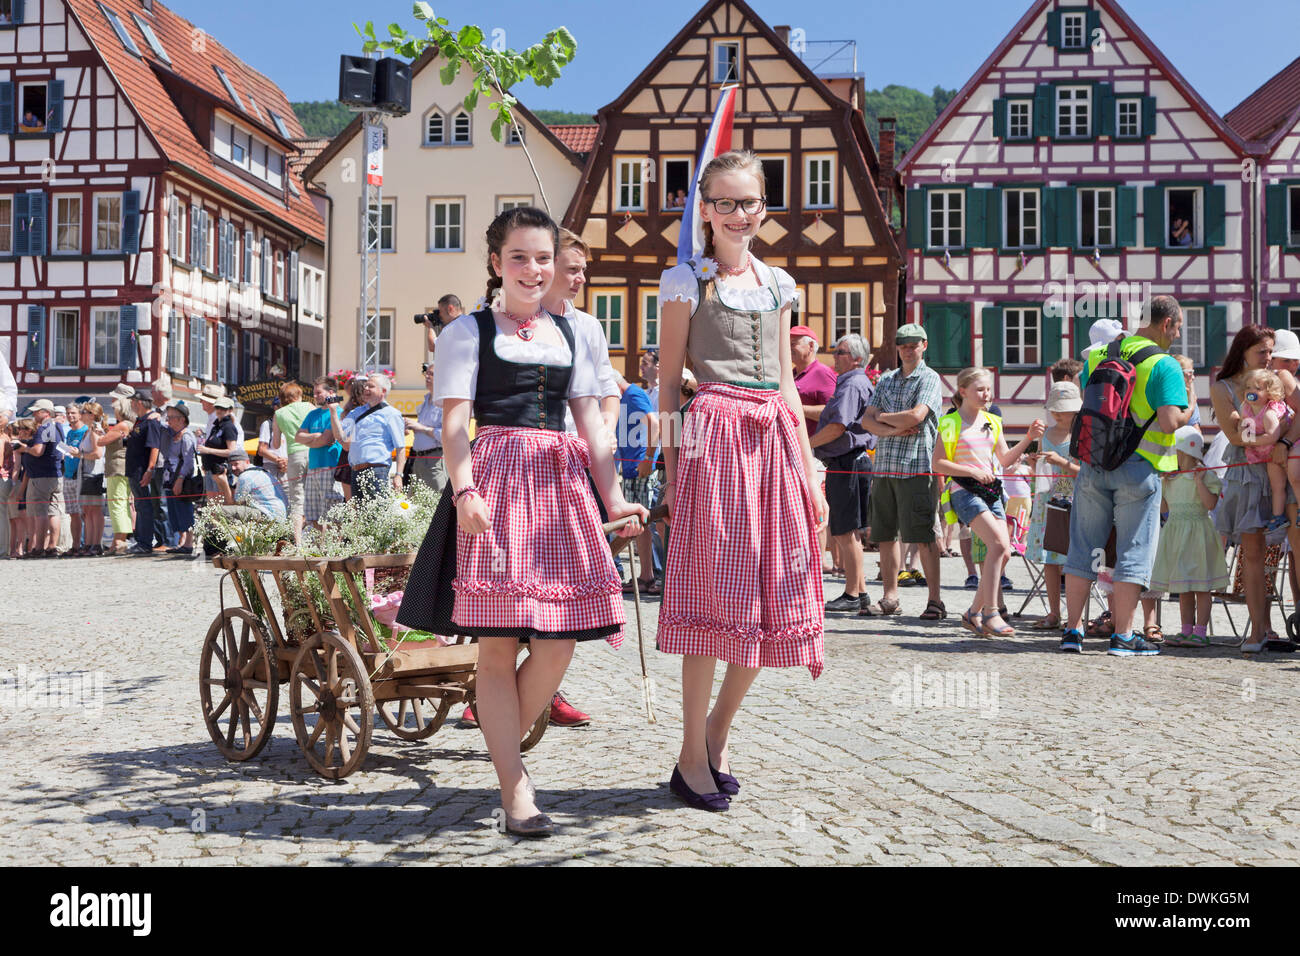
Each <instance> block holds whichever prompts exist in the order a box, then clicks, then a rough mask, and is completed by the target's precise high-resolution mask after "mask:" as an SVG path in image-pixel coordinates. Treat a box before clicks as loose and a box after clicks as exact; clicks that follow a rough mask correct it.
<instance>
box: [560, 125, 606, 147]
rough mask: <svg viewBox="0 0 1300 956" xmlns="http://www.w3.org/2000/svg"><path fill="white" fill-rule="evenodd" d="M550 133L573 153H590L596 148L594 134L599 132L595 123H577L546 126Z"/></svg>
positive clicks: (598, 126) (598, 127)
mask: <svg viewBox="0 0 1300 956" xmlns="http://www.w3.org/2000/svg"><path fill="white" fill-rule="evenodd" d="M548 129H550V131H551V132H552V133H554V134H555V137H556V139H558V140H559V141H560V142H561V143H563V144H564V145H565V146H567V147H569V149H571V150H573V151H574V152H575V153H590V152H591V151H592V150H593V149H595V148H596V136H597V134H598V133H599V132H600V125H599V124H597V123H579V124H572V125H564V126H551V127H548Z"/></svg>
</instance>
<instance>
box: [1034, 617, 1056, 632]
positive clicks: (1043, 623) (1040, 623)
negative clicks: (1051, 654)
mask: <svg viewBox="0 0 1300 956" xmlns="http://www.w3.org/2000/svg"><path fill="white" fill-rule="evenodd" d="M1029 629H1030V630H1031V631H1059V630H1060V629H1061V619H1060V617H1058V616H1057V615H1055V614H1049V615H1047V616H1046V617H1040V618H1039V619H1038V620H1037V621H1035V622H1034V623H1033V624H1030V625H1029Z"/></svg>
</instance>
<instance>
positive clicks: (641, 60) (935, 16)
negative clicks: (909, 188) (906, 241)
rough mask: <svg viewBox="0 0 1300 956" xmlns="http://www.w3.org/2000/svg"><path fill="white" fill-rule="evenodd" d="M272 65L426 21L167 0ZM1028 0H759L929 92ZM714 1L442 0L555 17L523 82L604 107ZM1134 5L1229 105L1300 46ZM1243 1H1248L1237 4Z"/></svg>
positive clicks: (1167, 6) (485, 15)
mask: <svg viewBox="0 0 1300 956" xmlns="http://www.w3.org/2000/svg"><path fill="white" fill-rule="evenodd" d="M164 2H167V3H168V5H169V6H170V7H172V9H174V10H176V11H177V12H179V13H180V14H182V15H183V16H185V17H187V18H188V19H190V20H192V21H193V22H194V23H195V24H197V25H198V26H200V27H203V28H204V29H205V30H207V31H208V32H210V33H212V34H213V35H214V36H216V37H217V38H218V39H219V40H220V41H221V42H222V43H224V44H225V45H226V46H227V47H229V48H230V49H231V50H233V51H234V52H235V53H236V54H237V55H239V56H240V57H242V58H243V59H244V60H246V61H247V62H248V63H250V64H251V65H252V66H254V67H256V68H257V69H259V70H262V71H263V72H264V73H266V74H268V75H269V76H271V77H272V78H273V79H274V80H276V81H277V82H278V83H279V84H280V86H281V87H282V88H283V89H284V90H285V92H286V93H287V94H288V96H289V99H290V100H295V101H296V100H323V99H333V98H334V97H335V95H337V91H338V55H339V54H340V53H356V52H360V51H359V42H358V40H357V37H356V34H355V32H354V31H353V29H352V24H353V22H354V21H357V20H360V19H362V18H363V17H364V18H369V19H373V20H374V21H375V23H376V25H377V26H379V25H384V24H387V23H389V22H397V23H400V24H402V25H403V26H405V27H407V28H408V29H412V30H413V29H414V28H415V27H416V26H417V21H415V20H414V18H413V17H412V16H411V6H412V5H411V3H410V2H409V0H371V2H369V3H364V4H362V3H344V2H342V0H313V2H307V0H275V2H274V3H271V2H268V0H222V2H221V3H217V4H214V3H213V2H212V0H164ZM1029 2H1030V0H977V2H974V3H972V2H970V0H927V2H924V3H900V2H898V0H751V3H750V6H752V7H753V8H754V10H755V11H756V12H757V13H758V14H759V16H761V17H763V18H764V19H765V20H767V22H768V23H770V24H782V23H784V24H790V25H791V26H794V27H802V28H803V30H804V31H805V34H806V36H807V38H808V39H809V40H856V41H857V42H858V69H859V71H861V72H862V73H863V74H865V76H866V82H867V86H868V87H869V88H877V87H881V86H885V85H888V84H890V83H898V84H902V85H904V86H912V87H916V88H917V89H921V90H924V91H926V92H928V91H929V90H930V89H932V88H933V87H934V86H935V85H936V84H937V85H940V86H945V87H953V88H957V87H960V86H961V85H962V84H963V83H965V82H966V80H967V79H969V78H970V76H971V74H972V73H973V72H974V71H975V69H976V68H977V67H978V66H979V65H980V63H982V62H983V61H984V59H985V58H986V57H987V56H988V55H989V53H991V52H992V50H993V47H994V46H995V45H996V44H997V43H998V42H999V41H1000V40H1001V39H1002V38H1003V36H1005V35H1006V33H1007V32H1008V31H1009V30H1010V29H1011V27H1012V26H1013V25H1014V24H1015V22H1016V20H1018V19H1019V18H1020V16H1021V15H1022V14H1023V13H1024V12H1025V10H1027V9H1028V8H1029ZM703 3H704V0H658V2H656V3H644V4H643V3H635V2H631V3H629V2H617V0H614V2H611V0H555V2H552V3H550V4H542V3H537V2H535V0H534V2H524V0H491V2H490V3H488V4H485V3H483V2H482V0H477V2H471V0H447V2H441V3H440V2H437V0H433V4H432V5H433V8H434V10H435V11H436V12H437V13H438V15H439V16H445V17H447V18H448V19H449V20H450V21H451V23H452V25H453V26H460V25H463V24H465V23H475V24H477V25H479V26H481V27H483V28H484V29H485V31H491V30H492V29H494V28H497V27H500V28H502V29H504V30H505V31H506V35H505V36H506V42H507V43H508V44H509V45H510V46H512V47H515V48H519V47H523V46H527V45H529V44H531V43H533V42H535V41H536V40H538V39H540V38H541V36H542V34H543V33H545V32H546V31H547V30H548V29H550V28H552V27H555V26H561V25H563V26H567V27H568V28H569V30H570V31H571V32H572V33H573V34H574V36H575V37H577V40H578V56H577V59H576V60H575V61H574V62H573V63H572V64H571V65H570V66H569V68H568V69H567V70H566V73H565V75H564V76H563V77H562V78H561V79H560V80H559V81H558V82H557V83H556V84H555V85H554V86H552V87H550V88H549V89H541V88H537V87H533V86H531V85H528V86H525V87H521V88H520V89H519V90H518V93H519V95H520V97H521V99H523V101H524V102H525V103H526V104H527V105H528V106H531V107H534V108H543V109H567V110H575V111H586V112H595V110H596V109H597V108H598V107H600V106H603V105H604V104H606V103H608V102H609V101H610V100H612V99H614V98H615V97H616V96H618V94H619V93H621V92H622V91H623V89H624V88H625V87H626V86H627V84H628V83H630V82H631V81H632V80H633V79H635V78H636V76H637V74H638V73H640V71H641V70H642V69H643V68H644V67H645V65H646V64H647V63H648V62H649V60H650V58H651V57H653V56H654V55H655V54H656V53H658V52H659V50H660V49H662V48H663V46H664V45H665V44H666V43H667V42H668V41H669V40H670V39H672V37H673V36H674V35H675V34H676V33H677V31H678V30H680V29H681V27H682V26H683V24H685V22H686V20H687V19H688V18H689V17H690V16H691V15H692V14H694V13H695V12H696V11H697V10H699V9H700V7H701V6H703ZM1123 6H1124V9H1125V10H1127V11H1128V13H1129V15H1130V16H1131V17H1132V18H1133V19H1134V20H1135V21H1136V22H1137V24H1138V26H1140V27H1141V28H1142V29H1143V30H1144V31H1145V32H1146V33H1147V35H1148V36H1150V37H1151V38H1152V40H1153V41H1154V42H1155V43H1156V45H1157V46H1159V47H1160V48H1161V49H1162V50H1163V51H1164V52H1165V55H1166V56H1167V57H1168V58H1169V59H1170V60H1171V61H1172V62H1173V64H1174V66H1175V67H1176V68H1177V69H1178V70H1179V71H1180V72H1182V74H1183V75H1184V76H1185V77H1186V78H1187V79H1188V81H1189V82H1191V84H1192V85H1193V86H1194V87H1195V88H1196V89H1197V90H1198V91H1199V92H1200V94H1201V95H1202V96H1203V97H1204V98H1205V99H1206V100H1207V101H1208V102H1209V104H1210V106H1212V107H1213V108H1214V109H1216V110H1218V111H1219V112H1220V113H1224V112H1227V111H1228V110H1229V109H1231V108H1232V107H1233V106H1235V105H1236V104H1237V103H1239V102H1240V101H1241V100H1242V99H1243V98H1245V97H1246V96H1247V95H1249V94H1250V93H1251V92H1252V91H1253V90H1255V89H1256V88H1257V87H1258V86H1259V85H1260V84H1261V83H1263V82H1264V81H1265V80H1267V79H1268V78H1269V77H1270V76H1272V75H1273V74H1274V73H1276V72H1277V71H1278V70H1280V69H1282V67H1284V66H1286V65H1287V64H1288V63H1290V62H1291V61H1292V60H1293V59H1294V58H1295V57H1296V56H1297V55H1300V44H1297V42H1296V40H1297V38H1300V3H1297V2H1296V0H1248V2H1247V3H1242V2H1238V3H1226V2H1224V0H1128V2H1126V3H1124V4H1123ZM1235 11H1249V13H1248V14H1247V13H1244V12H1243V13H1240V14H1239V13H1237V12H1235Z"/></svg>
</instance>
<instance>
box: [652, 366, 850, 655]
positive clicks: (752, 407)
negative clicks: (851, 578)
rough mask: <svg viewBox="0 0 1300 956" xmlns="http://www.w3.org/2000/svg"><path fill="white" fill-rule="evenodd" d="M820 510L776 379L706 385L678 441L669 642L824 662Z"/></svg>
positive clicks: (667, 584) (667, 588)
mask: <svg viewBox="0 0 1300 956" xmlns="http://www.w3.org/2000/svg"><path fill="white" fill-rule="evenodd" d="M824 620H825V618H824V614H823V598H822V578H821V557H820V547H819V544H818V541H817V518H816V514H815V513H814V511H813V503H812V499H811V498H810V497H809V494H808V484H807V481H806V480H805V478H804V469H803V455H802V452H801V451H800V448H799V420H798V419H797V418H796V417H795V414H794V412H792V411H791V410H790V407H789V405H787V404H786V402H785V400H784V398H782V396H781V393H780V391H778V390H776V389H770V390H763V389H754V388H745V387H743V386H739V385H726V384H719V383H708V384H704V385H701V386H700V388H699V391H698V393H697V394H696V396H695V401H694V402H693V403H692V404H691V407H690V409H689V411H688V412H687V414H686V422H685V428H684V434H683V437H682V447H681V448H680V449H679V450H678V453H677V495H676V498H675V501H674V504H673V516H672V532H671V534H670V535H669V538H668V567H667V570H666V571H665V577H664V599H663V606H662V607H661V609H660V612H659V639H658V644H659V649H660V650H661V651H666V652H667V653H669V654H699V655H703V656H706V657H718V658H721V659H722V660H724V661H727V662H728V663H730V664H739V665H741V666H744V667H797V666H804V667H807V668H808V670H809V671H810V672H811V673H812V676H813V677H814V678H816V677H817V676H818V675H819V674H821V672H822V666H823V644H822V633H823V628H824Z"/></svg>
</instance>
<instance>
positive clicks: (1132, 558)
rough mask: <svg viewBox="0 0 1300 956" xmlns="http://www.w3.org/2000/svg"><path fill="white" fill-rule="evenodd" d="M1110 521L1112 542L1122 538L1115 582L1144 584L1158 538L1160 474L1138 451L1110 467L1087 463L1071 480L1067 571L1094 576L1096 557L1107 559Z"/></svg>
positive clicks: (1117, 556)
mask: <svg viewBox="0 0 1300 956" xmlns="http://www.w3.org/2000/svg"><path fill="white" fill-rule="evenodd" d="M1112 525H1113V530H1114V531H1115V535H1116V540H1117V541H1122V542H1124V546H1123V547H1122V548H1120V549H1118V553H1117V555H1116V558H1115V564H1114V571H1113V572H1112V578H1113V580H1115V581H1117V582H1125V583H1129V584H1138V585H1141V586H1142V587H1143V588H1145V587H1147V585H1148V584H1150V583H1151V566H1152V565H1153V564H1154V563H1155V559H1156V542H1157V540H1158V539H1159V537H1160V473H1159V472H1157V471H1156V470H1155V469H1154V468H1152V467H1151V465H1150V464H1149V463H1148V462H1147V461H1146V459H1144V458H1142V457H1141V456H1139V455H1133V456H1132V457H1130V458H1129V459H1128V460H1127V461H1125V462H1124V464H1122V465H1120V466H1119V467H1118V468H1116V469H1115V470H1114V471H1102V470H1101V469H1099V468H1094V467H1092V466H1091V465H1087V464H1085V465H1084V466H1083V468H1082V470H1081V471H1080V472H1079V476H1078V477H1077V478H1075V480H1074V505H1073V507H1072V508H1071V509H1070V553H1069V554H1068V555H1066V558H1065V573H1066V574H1071V575H1074V576H1075V577H1079V578H1087V579H1088V580H1089V581H1095V580H1096V579H1097V571H1096V568H1097V567H1098V566H1099V565H1100V563H1101V562H1100V561H1098V560H1097V559H1098V558H1102V559H1103V560H1105V557H1104V555H1105V548H1106V539H1107V538H1109V537H1110V534H1111V531H1112Z"/></svg>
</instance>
